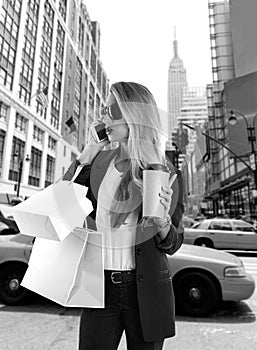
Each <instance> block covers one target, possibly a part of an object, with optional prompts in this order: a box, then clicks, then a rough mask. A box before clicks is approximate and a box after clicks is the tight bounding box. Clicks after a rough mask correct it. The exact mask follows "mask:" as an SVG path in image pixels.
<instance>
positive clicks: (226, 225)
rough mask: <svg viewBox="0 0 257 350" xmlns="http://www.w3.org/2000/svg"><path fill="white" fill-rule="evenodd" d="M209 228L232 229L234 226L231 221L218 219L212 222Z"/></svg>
mask: <svg viewBox="0 0 257 350" xmlns="http://www.w3.org/2000/svg"><path fill="white" fill-rule="evenodd" d="M209 230H221V231H232V226H231V223H230V222H229V221H224V220H216V221H212V222H211V223H210V226H209Z"/></svg>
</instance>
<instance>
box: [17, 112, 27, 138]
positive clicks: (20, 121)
mask: <svg viewBox="0 0 257 350" xmlns="http://www.w3.org/2000/svg"><path fill="white" fill-rule="evenodd" d="M27 122H28V121H27V119H26V118H24V117H23V116H22V115H20V114H19V113H16V119H15V129H16V130H18V131H20V132H22V133H24V134H25V132H26V129H27Z"/></svg>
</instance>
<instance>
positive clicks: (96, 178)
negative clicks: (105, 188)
mask: <svg viewBox="0 0 257 350" xmlns="http://www.w3.org/2000/svg"><path fill="white" fill-rule="evenodd" d="M118 151H119V149H118V148H115V149H113V150H110V151H103V152H100V153H99V154H98V155H97V157H96V158H95V160H94V161H93V163H92V166H91V172H90V187H91V190H92V193H93V195H94V197H95V199H96V200H97V198H98V191H99V187H100V185H101V182H102V181H103V178H104V176H105V174H106V172H107V169H108V167H109V165H110V162H111V161H112V159H113V158H114V157H115V156H116V155H117V154H118Z"/></svg>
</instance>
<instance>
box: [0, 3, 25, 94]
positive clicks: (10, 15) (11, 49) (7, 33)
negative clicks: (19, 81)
mask: <svg viewBox="0 0 257 350" xmlns="http://www.w3.org/2000/svg"><path fill="white" fill-rule="evenodd" d="M17 3H19V8H20V4H21V3H20V1H18V0H17ZM9 5H10V2H8V1H3V5H2V9H1V17H0V33H1V34H2V36H1V39H0V44H1V45H0V64H1V67H0V83H2V84H3V85H5V86H6V87H7V88H9V89H10V90H11V89H12V83H13V75H14V62H15V52H16V48H17V36H18V30H19V23H20V10H19V13H18V14H17V13H16V12H15V11H14V10H13V7H11V6H9Z"/></svg>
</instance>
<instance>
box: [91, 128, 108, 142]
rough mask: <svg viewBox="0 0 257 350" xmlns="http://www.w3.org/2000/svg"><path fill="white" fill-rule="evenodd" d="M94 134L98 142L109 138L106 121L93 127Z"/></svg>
mask: <svg viewBox="0 0 257 350" xmlns="http://www.w3.org/2000/svg"><path fill="white" fill-rule="evenodd" d="M92 135H93V137H94V140H95V142H97V143H99V142H102V141H104V140H107V139H108V136H107V134H106V130H105V123H100V124H97V125H95V126H94V127H93V128H92Z"/></svg>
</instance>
